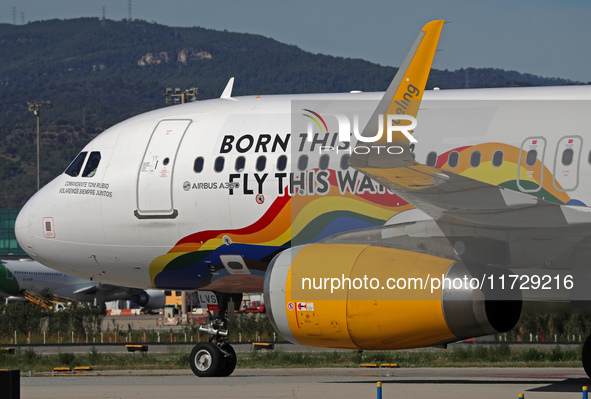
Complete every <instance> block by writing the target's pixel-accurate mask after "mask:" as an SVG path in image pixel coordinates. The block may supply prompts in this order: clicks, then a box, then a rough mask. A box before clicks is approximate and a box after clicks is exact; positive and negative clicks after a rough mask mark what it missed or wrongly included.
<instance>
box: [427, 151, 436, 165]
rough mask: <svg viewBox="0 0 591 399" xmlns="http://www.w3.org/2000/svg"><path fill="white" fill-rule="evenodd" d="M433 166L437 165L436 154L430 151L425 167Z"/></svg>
mask: <svg viewBox="0 0 591 399" xmlns="http://www.w3.org/2000/svg"><path fill="white" fill-rule="evenodd" d="M435 165H437V153H436V152H435V151H431V152H430V153H428V154H427V166H435Z"/></svg>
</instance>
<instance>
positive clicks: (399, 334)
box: [264, 244, 521, 350]
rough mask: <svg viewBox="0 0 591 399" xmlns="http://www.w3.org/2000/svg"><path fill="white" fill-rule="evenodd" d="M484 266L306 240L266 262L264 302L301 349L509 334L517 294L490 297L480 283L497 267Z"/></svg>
mask: <svg viewBox="0 0 591 399" xmlns="http://www.w3.org/2000/svg"><path fill="white" fill-rule="evenodd" d="M490 269H491V270H488V269H487V271H486V273H485V272H483V271H482V270H478V271H476V272H475V271H469V270H468V268H466V267H465V266H464V265H463V264H462V263H461V262H458V261H455V260H450V259H445V258H440V257H437V256H432V255H427V254H423V253H418V252H412V251H406V250H402V249H395V248H384V247H376V246H369V245H352V244H309V245H304V246H300V247H293V248H291V249H288V250H286V251H284V252H282V253H281V254H279V255H277V256H276V257H275V259H273V261H272V262H271V264H270V265H269V267H268V269H267V273H266V275H265V288H264V295H265V307H266V309H267V314H268V315H269V318H270V320H271V323H272V324H273V326H274V327H275V329H276V330H277V331H278V332H279V333H280V334H281V335H282V336H283V337H284V338H285V339H287V340H289V341H291V342H293V343H299V344H302V345H306V346H316V347H328V348H348V349H368V350H372V349H373V350H380V349H403V348H416V347H424V346H431V345H441V344H445V343H449V342H454V341H458V340H461V339H466V338H471V337H476V336H482V335H489V334H494V333H497V332H502V331H508V330H509V329H511V328H512V327H513V326H514V325H515V323H516V322H517V320H518V319H519V315H520V313H521V297H520V295H517V296H516V295H515V294H511V295H512V297H511V295H509V296H505V297H504V298H503V299H509V300H502V301H501V300H492V299H491V295H490V292H487V289H486V287H489V286H490V282H494V280H495V278H496V276H495V273H496V274H497V275H498V273H499V271H498V269H492V268H490ZM489 275H490V276H491V277H488V276H489ZM481 287H482V290H481V289H480V288H481ZM495 299H499V298H495Z"/></svg>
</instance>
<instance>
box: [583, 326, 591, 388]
mask: <svg viewBox="0 0 591 399" xmlns="http://www.w3.org/2000/svg"><path fill="white" fill-rule="evenodd" d="M581 360H582V361H583V368H584V369H585V373H587V376H588V377H589V378H591V335H589V336H588V337H587V339H586V340H585V343H584V344H583V353H582V355H581Z"/></svg>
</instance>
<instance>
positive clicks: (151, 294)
mask: <svg viewBox="0 0 591 399" xmlns="http://www.w3.org/2000/svg"><path fill="white" fill-rule="evenodd" d="M131 300H132V301H134V302H135V303H137V304H138V305H140V306H141V307H144V308H148V309H160V308H163V307H164V305H165V304H166V296H165V295H164V292H162V291H160V290H142V291H139V292H137V293H134V294H133V295H132V296H131Z"/></svg>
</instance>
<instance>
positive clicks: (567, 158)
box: [562, 148, 575, 166]
mask: <svg viewBox="0 0 591 399" xmlns="http://www.w3.org/2000/svg"><path fill="white" fill-rule="evenodd" d="M574 155H575V152H574V151H573V150H572V148H567V149H566V150H564V151H563V152H562V164H563V165H564V166H569V165H570V164H571V163H573V156H574Z"/></svg>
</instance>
